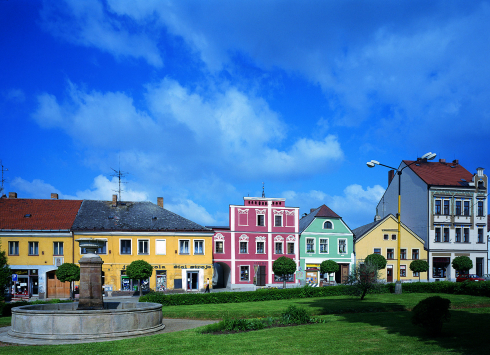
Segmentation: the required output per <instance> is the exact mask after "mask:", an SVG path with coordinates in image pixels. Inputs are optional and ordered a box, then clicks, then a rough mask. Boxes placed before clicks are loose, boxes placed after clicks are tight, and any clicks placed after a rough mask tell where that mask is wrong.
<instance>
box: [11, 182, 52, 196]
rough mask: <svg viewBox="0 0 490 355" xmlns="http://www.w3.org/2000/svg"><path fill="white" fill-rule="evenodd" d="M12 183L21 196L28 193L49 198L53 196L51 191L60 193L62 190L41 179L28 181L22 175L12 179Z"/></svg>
mask: <svg viewBox="0 0 490 355" xmlns="http://www.w3.org/2000/svg"><path fill="white" fill-rule="evenodd" d="M10 185H11V186H12V188H13V189H15V190H16V192H17V194H18V197H20V198H22V196H23V195H27V196H29V197H31V198H44V199H49V198H51V193H57V194H60V191H59V190H58V189H56V188H55V187H54V186H53V185H51V184H48V183H46V182H44V181H43V180H39V179H34V180H32V181H27V180H24V179H22V178H20V177H16V178H15V179H14V180H12V182H11V183H10Z"/></svg>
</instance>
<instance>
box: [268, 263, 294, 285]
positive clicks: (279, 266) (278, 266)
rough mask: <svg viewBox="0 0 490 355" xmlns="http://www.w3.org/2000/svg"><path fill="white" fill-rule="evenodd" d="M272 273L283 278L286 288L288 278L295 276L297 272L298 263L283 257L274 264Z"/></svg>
mask: <svg viewBox="0 0 490 355" xmlns="http://www.w3.org/2000/svg"><path fill="white" fill-rule="evenodd" d="M272 271H274V274H276V275H277V276H281V277H282V279H283V282H284V283H283V288H286V277H287V276H288V275H291V274H294V272H295V271H296V263H295V262H294V260H293V259H290V258H287V257H285V256H281V257H280V258H278V259H277V260H276V261H274V263H273V264H272Z"/></svg>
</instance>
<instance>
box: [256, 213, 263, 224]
mask: <svg viewBox="0 0 490 355" xmlns="http://www.w3.org/2000/svg"><path fill="white" fill-rule="evenodd" d="M260 216H262V217H263V221H264V224H259V219H260V218H259V217H260ZM255 219H256V223H257V227H265V214H262V213H257V215H256V216H255Z"/></svg>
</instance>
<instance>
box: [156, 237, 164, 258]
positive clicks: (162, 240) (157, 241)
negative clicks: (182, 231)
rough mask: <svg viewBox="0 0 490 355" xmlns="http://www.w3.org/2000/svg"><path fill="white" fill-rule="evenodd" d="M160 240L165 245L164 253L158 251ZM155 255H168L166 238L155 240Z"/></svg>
mask: <svg viewBox="0 0 490 355" xmlns="http://www.w3.org/2000/svg"><path fill="white" fill-rule="evenodd" d="M159 242H160V244H161V245H163V253H161V252H159V251H158V249H159V248H158V244H159ZM162 242H163V243H162ZM161 245H160V247H161ZM155 255H167V240H166V239H156V240H155Z"/></svg>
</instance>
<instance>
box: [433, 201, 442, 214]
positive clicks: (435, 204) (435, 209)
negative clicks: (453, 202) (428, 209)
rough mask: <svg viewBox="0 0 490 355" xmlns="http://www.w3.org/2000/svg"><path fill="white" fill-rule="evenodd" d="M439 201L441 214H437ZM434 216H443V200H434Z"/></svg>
mask: <svg viewBox="0 0 490 355" xmlns="http://www.w3.org/2000/svg"><path fill="white" fill-rule="evenodd" d="M437 201H439V203H440V205H439V207H440V210H439V213H437ZM434 214H435V215H436V216H442V199H441V198H436V199H434Z"/></svg>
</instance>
